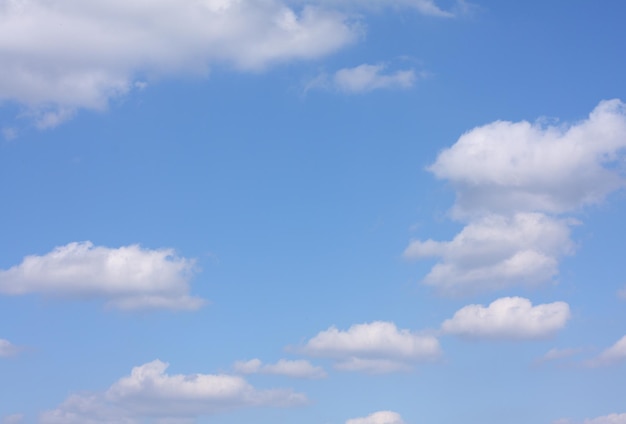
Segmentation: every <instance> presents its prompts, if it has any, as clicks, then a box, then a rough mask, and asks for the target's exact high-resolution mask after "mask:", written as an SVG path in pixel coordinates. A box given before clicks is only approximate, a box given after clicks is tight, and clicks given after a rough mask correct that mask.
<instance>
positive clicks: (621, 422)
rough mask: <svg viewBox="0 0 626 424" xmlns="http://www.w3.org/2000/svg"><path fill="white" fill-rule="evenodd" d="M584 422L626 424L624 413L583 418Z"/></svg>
mask: <svg viewBox="0 0 626 424" xmlns="http://www.w3.org/2000/svg"><path fill="white" fill-rule="evenodd" d="M585 424H626V413H625V414H610V415H605V416H603V417H597V418H593V419H588V420H585Z"/></svg>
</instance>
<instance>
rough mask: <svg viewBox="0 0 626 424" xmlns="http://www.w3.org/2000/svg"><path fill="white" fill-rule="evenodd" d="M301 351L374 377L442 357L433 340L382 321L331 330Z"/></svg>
mask: <svg viewBox="0 0 626 424" xmlns="http://www.w3.org/2000/svg"><path fill="white" fill-rule="evenodd" d="M301 351H302V352H303V353H305V354H308V355H311V356H317V357H328V358H334V359H335V360H336V361H337V362H336V364H335V367H336V368H337V369H339V370H345V371H365V372H373V373H384V372H392V371H401V370H408V369H411V364H412V363H414V362H416V361H422V360H432V359H435V358H437V357H439V356H440V355H441V348H440V346H439V341H438V340H437V338H435V337H434V336H430V335H421V334H416V333H412V332H410V331H409V330H398V328H397V327H396V325H395V324H394V323H392V322H383V321H375V322H372V323H369V324H357V325H353V326H351V327H350V328H349V329H348V330H347V331H341V330H338V329H337V328H335V327H330V328H329V329H328V330H325V331H322V332H320V333H319V334H318V335H317V336H315V337H313V338H312V339H310V340H309V341H308V342H307V343H306V345H304V347H302V349H301Z"/></svg>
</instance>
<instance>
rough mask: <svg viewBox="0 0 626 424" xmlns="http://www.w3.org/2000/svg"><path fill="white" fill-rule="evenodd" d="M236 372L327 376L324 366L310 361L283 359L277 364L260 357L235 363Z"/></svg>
mask: <svg viewBox="0 0 626 424" xmlns="http://www.w3.org/2000/svg"><path fill="white" fill-rule="evenodd" d="M234 370H235V372H238V373H240V374H274V375H284V376H287V377H294V378H310V379H319V378H325V377H326V372H325V371H324V369H323V368H322V367H316V366H313V365H312V364H311V363H310V362H309V361H305V360H302V359H300V360H295V361H289V360H287V359H281V360H279V361H278V362H277V363H275V364H265V365H264V364H263V363H262V362H261V360H259V359H251V360H249V361H238V362H235V365H234Z"/></svg>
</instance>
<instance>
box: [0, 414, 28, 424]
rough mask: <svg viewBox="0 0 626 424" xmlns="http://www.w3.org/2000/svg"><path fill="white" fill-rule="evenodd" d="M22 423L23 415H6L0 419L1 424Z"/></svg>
mask: <svg viewBox="0 0 626 424" xmlns="http://www.w3.org/2000/svg"><path fill="white" fill-rule="evenodd" d="M23 422H24V414H12V415H7V416H6V417H4V418H3V419H2V424H21V423H23Z"/></svg>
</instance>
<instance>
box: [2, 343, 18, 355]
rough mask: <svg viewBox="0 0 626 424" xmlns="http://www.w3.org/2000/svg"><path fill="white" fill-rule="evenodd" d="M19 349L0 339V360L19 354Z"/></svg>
mask: <svg viewBox="0 0 626 424" xmlns="http://www.w3.org/2000/svg"><path fill="white" fill-rule="evenodd" d="M19 350H20V349H19V348H18V347H17V346H15V345H14V344H13V343H11V342H10V341H8V340H5V339H0V358H1V357H7V356H13V355H15V354H16V353H18V352H19Z"/></svg>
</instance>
